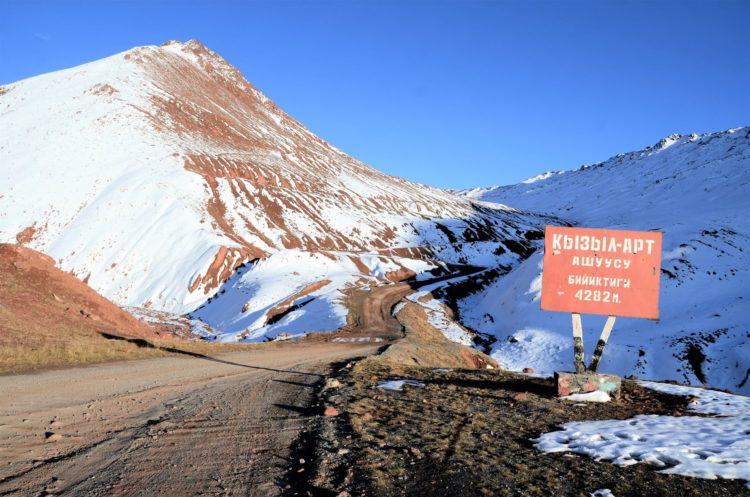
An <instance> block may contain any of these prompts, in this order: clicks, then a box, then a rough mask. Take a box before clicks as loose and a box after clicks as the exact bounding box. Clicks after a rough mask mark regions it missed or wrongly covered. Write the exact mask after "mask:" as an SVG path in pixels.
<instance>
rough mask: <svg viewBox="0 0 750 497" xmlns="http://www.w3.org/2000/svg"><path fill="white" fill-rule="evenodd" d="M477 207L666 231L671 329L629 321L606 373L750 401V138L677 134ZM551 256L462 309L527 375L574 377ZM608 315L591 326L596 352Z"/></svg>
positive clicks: (488, 197) (479, 194)
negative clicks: (555, 298) (548, 272)
mask: <svg viewBox="0 0 750 497" xmlns="http://www.w3.org/2000/svg"><path fill="white" fill-rule="evenodd" d="M461 193H462V194H463V195H464V196H466V197H467V198H473V199H481V200H484V201H491V202H497V203H500V204H505V205H509V206H512V207H515V208H518V209H523V210H527V211H532V212H538V213H545V214H550V215H554V216H558V217H559V218H561V219H564V220H567V221H569V222H570V223H572V224H578V225H581V226H587V227H608V228H616V229H634V230H660V231H663V232H664V246H663V249H664V252H663V254H662V283H661V297H660V310H661V315H660V318H661V319H660V320H659V321H656V322H652V321H647V320H642V319H618V321H617V324H616V325H615V329H614V332H613V335H612V339H611V341H610V345H609V349H608V350H607V351H606V352H605V355H604V360H603V364H602V369H603V370H605V371H612V372H617V373H620V374H623V375H628V374H635V375H638V376H640V377H645V378H654V379H674V380H679V381H688V382H690V383H695V384H701V383H703V384H706V385H711V386H715V387H721V388H727V389H732V390H737V391H741V392H744V393H750V321H749V320H748V316H750V221H749V217H750V216H749V214H750V128H749V127H743V128H736V129H731V130H728V131H724V132H718V133H708V134H703V135H697V134H693V135H688V136H683V135H671V136H669V137H667V138H664V139H663V140H661V141H659V142H658V143H657V144H655V145H653V146H650V147H647V148H645V149H643V150H640V151H637V152H630V153H626V154H618V155H616V156H615V157H612V158H611V159H609V160H607V161H604V162H601V163H598V164H592V165H586V166H583V167H581V168H579V169H577V170H573V171H558V172H551V173H545V174H542V175H540V176H537V177H536V178H532V179H530V180H527V181H524V182H521V183H519V184H516V185H510V186H501V187H492V188H478V189H473V190H466V191H463V192H461ZM541 264H542V254H541V251H539V252H538V253H536V254H534V255H533V256H531V257H530V258H528V259H527V260H526V261H524V262H523V263H522V264H520V265H519V266H517V267H516V268H515V269H514V270H513V271H512V272H511V273H510V274H508V275H507V276H505V277H503V278H500V279H497V280H495V281H494V282H493V283H491V284H489V285H486V286H485V287H484V288H483V289H482V291H480V292H478V293H476V294H473V295H472V296H470V297H467V298H464V299H462V300H460V302H459V308H460V311H461V317H462V319H463V320H464V322H465V324H467V325H469V326H471V327H473V328H475V329H477V330H478V331H482V332H484V333H488V334H490V335H492V336H494V337H495V338H496V339H497V342H496V343H495V344H494V346H493V354H492V355H493V357H494V358H495V359H497V360H498V361H499V362H500V363H501V364H502V365H504V366H506V367H511V368H515V369H520V368H523V367H526V366H529V367H534V368H535V369H537V370H544V371H553V370H557V369H570V367H571V364H572V359H571V357H572V351H571V348H572V344H571V339H570V334H571V332H570V328H571V324H570V316H569V315H568V314H563V313H554V312H542V311H541V310H540V309H539V297H540V288H541V278H540V275H541ZM603 320H604V318H603V317H600V316H599V317H587V316H584V328H585V338H586V339H587V341H588V349H589V352H590V350H591V349H593V346H594V345H595V343H596V340H597V339H598V334H599V332H600V330H601V326H602V324H603Z"/></svg>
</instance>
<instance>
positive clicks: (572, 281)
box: [542, 226, 662, 319]
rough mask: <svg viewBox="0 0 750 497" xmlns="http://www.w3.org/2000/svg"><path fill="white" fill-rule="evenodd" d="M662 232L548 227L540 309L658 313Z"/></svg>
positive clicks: (653, 315)
mask: <svg viewBox="0 0 750 497" xmlns="http://www.w3.org/2000/svg"><path fill="white" fill-rule="evenodd" d="M661 238H662V234H661V233H660V232H658V231H622V230H602V229H593V228H563V227H559V226H547V227H546V229H545V234H544V271H543V274H542V309H544V310H545V311H563V312H575V313H579V314H605V315H609V316H626V317H634V318H648V319H658V318H659V277H660V276H661Z"/></svg>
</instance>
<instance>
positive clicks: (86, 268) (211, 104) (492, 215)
mask: <svg viewBox="0 0 750 497" xmlns="http://www.w3.org/2000/svg"><path fill="white" fill-rule="evenodd" d="M0 164H2V165H3V166H2V170H1V171H0V174H1V176H0V186H1V187H2V189H1V190H0V191H1V192H2V195H0V241H5V242H18V243H23V244H25V245H28V246H30V247H31V248H34V249H37V250H40V251H42V252H44V253H47V254H48V255H50V256H52V257H53V258H54V259H55V261H56V262H57V264H58V265H59V266H60V267H61V268H63V269H64V270H66V271H71V272H73V273H74V274H76V275H77V276H78V277H79V278H81V279H85V280H86V281H87V282H88V283H89V285H91V286H92V287H93V288H95V289H96V290H98V291H100V292H101V293H102V294H104V295H105V296H107V297H108V298H110V299H111V300H113V301H115V302H117V303H119V304H125V305H136V306H152V307H154V308H157V309H164V310H171V311H177V312H186V311H189V310H193V309H194V308H195V307H197V306H198V305H200V304H201V303H202V302H204V301H205V300H206V299H207V298H208V297H209V296H210V295H212V294H213V293H214V292H216V291H217V289H218V288H219V286H220V285H221V283H222V282H223V281H225V280H226V279H227V278H229V276H230V275H231V274H232V273H233V271H234V270H235V269H236V268H237V267H238V266H239V265H241V264H242V263H245V262H248V261H251V260H253V259H257V258H261V257H268V256H269V255H271V254H273V253H276V252H278V251H281V250H290V249H296V250H304V251H311V252H315V251H339V252H357V253H365V252H367V253H381V252H382V253H388V254H389V255H393V256H409V257H425V256H428V255H429V256H433V257H443V258H446V260H459V259H466V257H467V255H466V254H464V253H463V252H462V251H464V250H468V251H469V252H471V253H472V254H475V253H482V254H486V257H487V258H488V259H487V260H488V261H489V260H490V259H493V260H499V259H498V257H500V256H496V255H493V251H496V249H497V244H496V243H495V241H499V240H501V239H505V238H510V239H519V240H521V241H522V242H524V243H525V238H524V232H525V230H527V229H533V230H537V229H538V225H539V222H540V220H539V218H532V217H526V216H524V215H523V214H522V213H519V212H517V211H515V210H511V209H504V208H498V207H497V206H494V207H491V208H490V207H488V206H486V205H481V203H480V202H475V201H471V200H469V199H465V198H462V197H458V196H456V195H453V194H451V193H449V192H446V191H443V190H439V189H436V188H431V187H428V186H425V185H421V184H417V183H413V182H409V181H406V180H404V179H401V178H397V177H393V176H389V175H386V174H383V173H381V172H380V171H377V170H376V169H373V168H372V167H370V166H368V165H366V164H363V163H361V162H359V161H357V160H356V159H354V158H352V157H350V156H349V155H347V154H345V153H343V152H342V151H340V150H339V149H337V148H335V147H333V146H331V145H330V144H328V143H327V142H325V141H324V140H322V139H321V138H319V137H318V136H316V135H315V134H313V133H312V132H311V131H309V130H308V129H306V128H305V127H304V126H303V125H302V124H300V123H299V122H298V121H296V120H295V119H293V118H292V117H291V116H289V115H288V114H286V113H285V112H284V111H282V110H281V109H279V108H278V107H277V106H276V105H275V104H274V103H273V102H271V101H270V100H269V99H268V98H267V97H265V96H264V95H263V94H262V93H261V92H260V91H259V90H257V89H256V88H254V87H253V86H252V84H251V83H249V82H248V81H247V80H246V79H245V78H244V76H243V75H242V74H240V72H239V71H237V69H235V68H234V67H233V66H231V64H230V63H229V62H227V61H226V60H224V59H223V58H222V57H221V56H219V55H218V54H216V53H215V52H213V51H211V50H210V49H208V48H206V47H205V46H203V45H202V44H201V43H199V42H198V41H195V40H191V41H188V42H186V43H182V42H168V43H166V44H164V45H162V46H144V47H137V48H133V49H131V50H128V51H125V52H122V53H120V54H116V55H113V56H111V57H107V58H105V59H102V60H99V61H95V62H91V63H88V64H84V65H81V66H78V67H74V68H71V69H66V70H62V71H57V72H53V73H49V74H44V75H41V76H37V77H34V78H29V79H26V80H23V81H19V82H16V83H13V84H11V85H8V86H6V87H3V88H2V91H0ZM466 240H468V241H469V242H470V244H469V245H471V246H469V245H467V246H466V247H464V245H463V244H462V242H463V241H466ZM489 242H492V243H489ZM478 243H487V248H486V250H485V249H484V248H477V245H476V244H478Z"/></svg>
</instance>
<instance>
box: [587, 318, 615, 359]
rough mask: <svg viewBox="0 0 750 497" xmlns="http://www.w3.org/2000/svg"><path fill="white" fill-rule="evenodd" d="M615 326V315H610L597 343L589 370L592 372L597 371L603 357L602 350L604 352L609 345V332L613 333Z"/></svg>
mask: <svg viewBox="0 0 750 497" xmlns="http://www.w3.org/2000/svg"><path fill="white" fill-rule="evenodd" d="M614 326H615V316H608V317H607V322H606V323H604V329H603V330H602V336H601V337H599V342H597V344H596V350H595V351H594V357H592V358H591V364H589V371H591V372H592V373H596V369H597V368H598V367H599V361H600V360H601V358H602V352H604V347H606V346H607V340H609V334H610V333H612V328H613V327H614Z"/></svg>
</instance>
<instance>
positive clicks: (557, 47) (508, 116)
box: [0, 0, 750, 188]
mask: <svg viewBox="0 0 750 497" xmlns="http://www.w3.org/2000/svg"><path fill="white" fill-rule="evenodd" d="M748 24H750V1H722V0H714V1H710V0H707V1H702V2H693V1H690V0H682V1H674V2H672V1H659V0H653V1H643V2H633V1H613V0H597V1H533V0H526V1H479V0H466V1H458V0H456V1H426V0H411V1H409V0H404V1H364V0H349V1H321V2H317V1H304V2H298V1H289V0H278V1H269V2H260V1H234V2H220V1H182V2H175V1H167V0H161V1H159V0H151V1H124V0H111V1H106V0H97V1H95V2H87V1H64V0H57V1H48V2H38V1H36V2H35V1H30V0H25V1H14V0H0V84H6V83H10V82H13V81H17V80H19V79H23V78H26V77H30V76H33V75H36V74H40V73H44V72H49V71H53V70H56V69H62V68H66V67H71V66H75V65H78V64H81V63H85V62H88V61H91V60H95V59H98V58H102V57H106V56H108V55H112V54H114V53H117V52H120V51H123V50H127V49H129V48H132V47H133V46H138V45H150V44H160V43H162V42H164V41H166V40H170V39H180V40H184V41H185V40H188V39H190V38H197V39H198V40H200V41H201V42H203V43H204V44H205V45H207V46H208V47H210V48H212V49H213V50H215V51H217V52H218V53H219V54H221V55H223V56H224V57H225V58H226V59H227V60H228V61H229V62H230V63H232V64H233V65H235V66H236V67H237V68H238V69H239V70H240V71H241V72H242V73H243V74H244V75H245V76H246V77H247V78H248V79H249V80H250V81H251V82H252V83H253V84H255V85H256V86H257V87H258V88H259V89H261V90H262V91H263V92H264V93H266V94H267V95H268V96H269V97H270V98H272V99H273V100H274V101H275V102H276V103H277V104H278V105H279V106H280V107H282V108H283V109H284V110H286V111H287V112H289V113H290V114H291V115H292V116H294V117H295V118H297V119H298V120H300V121H301V122H302V123H303V124H305V125H306V126H307V127H308V128H310V129H311V130H312V131H314V132H315V133H317V134H319V135H320V136H322V137H323V138H325V139H327V140H329V141H330V142H331V143H333V144H334V145H336V146H337V147H339V148H341V149H343V150H344V151H346V152H348V153H350V154H351V155H353V156H355V157H357V158H358V159H361V160H363V161H365V162H367V163H369V164H371V165H372V166H374V167H376V168H378V169H381V170H383V171H385V172H388V173H390V174H396V175H399V176H403V177H405V178H408V179H411V180H416V181H420V182H423V183H428V184H432V185H436V186H440V187H447V188H451V187H452V188H464V187H470V186H480V185H492V184H508V183H513V182H516V181H519V180H522V179H524V178H526V177H529V176H533V175H535V174H537V173H540V172H542V171H546V170H550V169H569V168H574V167H577V166H579V165H581V164H583V163H591V162H597V161H600V160H604V159H606V158H608V157H610V156H612V155H614V154H616V153H618V152H625V151H629V150H634V149H638V148H642V147H644V146H646V145H649V144H651V143H654V142H656V141H658V140H659V139H660V138H662V137H663V136H666V135H668V134H670V133H674V132H679V133H690V132H693V131H695V132H705V131H717V130H722V129H726V128H730V127H734V126H740V125H748V124H750V91H748V88H749V86H748V85H749V82H750V30H748V29H747V26H748Z"/></svg>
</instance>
